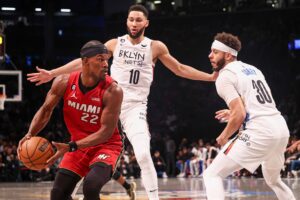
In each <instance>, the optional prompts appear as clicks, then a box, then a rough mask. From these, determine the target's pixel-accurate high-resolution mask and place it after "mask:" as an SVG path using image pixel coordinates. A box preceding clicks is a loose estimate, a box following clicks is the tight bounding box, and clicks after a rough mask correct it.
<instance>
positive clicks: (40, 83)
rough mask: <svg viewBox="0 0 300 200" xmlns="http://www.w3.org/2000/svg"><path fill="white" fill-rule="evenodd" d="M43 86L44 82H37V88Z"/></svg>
mask: <svg viewBox="0 0 300 200" xmlns="http://www.w3.org/2000/svg"><path fill="white" fill-rule="evenodd" d="M42 84H43V82H42V81H39V82H37V83H36V84H35V85H36V86H39V85H42Z"/></svg>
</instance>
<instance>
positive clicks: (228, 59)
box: [225, 52, 233, 61]
mask: <svg viewBox="0 0 300 200" xmlns="http://www.w3.org/2000/svg"><path fill="white" fill-rule="evenodd" d="M232 58H233V56H232V55H231V54H230V53H227V52H225V60H227V61H230V60H231V59H232Z"/></svg>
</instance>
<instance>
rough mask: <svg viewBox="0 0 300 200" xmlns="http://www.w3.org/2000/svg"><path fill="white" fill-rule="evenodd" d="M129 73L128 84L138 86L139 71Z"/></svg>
mask: <svg viewBox="0 0 300 200" xmlns="http://www.w3.org/2000/svg"><path fill="white" fill-rule="evenodd" d="M129 72H130V78H129V83H130V84H138V83H139V79H140V71H139V70H134V69H132V70H130V71H129Z"/></svg>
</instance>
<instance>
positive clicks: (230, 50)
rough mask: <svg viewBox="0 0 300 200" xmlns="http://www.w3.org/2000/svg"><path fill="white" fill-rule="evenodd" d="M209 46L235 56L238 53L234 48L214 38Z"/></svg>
mask: <svg viewBox="0 0 300 200" xmlns="http://www.w3.org/2000/svg"><path fill="white" fill-rule="evenodd" d="M211 48H212V49H217V50H220V51H224V52H227V53H230V54H231V55H233V56H237V55H238V52H237V50H234V49H233V48H230V47H229V46H227V45H225V44H224V43H222V42H220V41H218V40H215V41H214V42H213V43H212V45H211Z"/></svg>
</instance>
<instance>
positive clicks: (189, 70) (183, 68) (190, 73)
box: [175, 65, 214, 81]
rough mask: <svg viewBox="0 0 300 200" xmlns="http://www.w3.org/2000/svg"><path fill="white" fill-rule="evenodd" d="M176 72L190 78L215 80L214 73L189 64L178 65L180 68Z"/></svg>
mask: <svg viewBox="0 0 300 200" xmlns="http://www.w3.org/2000/svg"><path fill="white" fill-rule="evenodd" d="M175 73H176V75H178V76H181V77H184V78H188V79H191V80H200V81H214V78H213V75H212V74H208V73H206V72H203V71H199V70H197V69H195V68H193V67H190V66H188V65H180V66H179V67H178V70H177V71H176V72H175Z"/></svg>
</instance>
